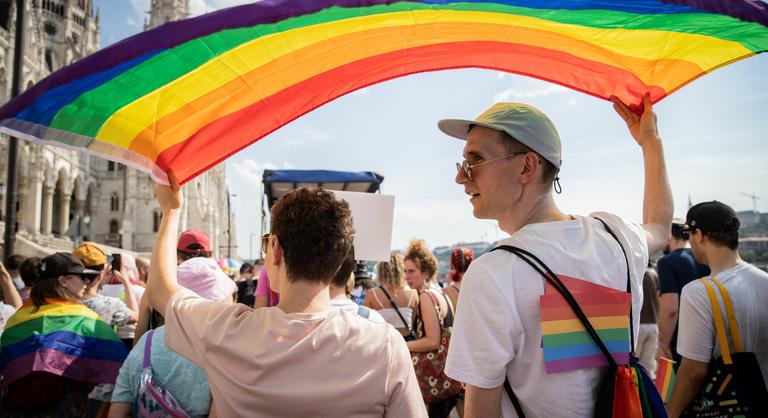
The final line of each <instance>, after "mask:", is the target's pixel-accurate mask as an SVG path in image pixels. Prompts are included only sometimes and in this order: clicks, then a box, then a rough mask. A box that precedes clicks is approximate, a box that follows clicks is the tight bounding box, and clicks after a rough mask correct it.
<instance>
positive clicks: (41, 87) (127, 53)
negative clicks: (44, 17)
mask: <svg viewBox="0 0 768 418" xmlns="http://www.w3.org/2000/svg"><path fill="white" fill-rule="evenodd" d="M387 3H397V1H392V0H341V1H340V0H292V1H285V0H263V1H260V2H258V3H253V4H246V5H243V6H237V7H231V8H228V9H223V10H219V11H217V12H212V13H209V14H206V15H202V16H198V17H196V18H192V19H186V20H181V21H177V22H169V23H167V24H165V25H163V26H160V27H159V28H156V29H153V30H151V31H147V32H142V33H139V34H136V35H134V36H131V37H130V38H127V39H124V40H122V41H120V42H118V43H116V44H114V45H112V46H110V47H109V48H106V49H102V50H101V51H98V52H96V53H94V54H92V55H89V56H88V57H86V58H84V59H82V60H80V61H78V62H76V63H74V64H72V65H70V66H68V67H65V68H63V69H61V70H59V71H57V72H55V73H53V74H51V75H50V76H48V77H46V78H45V79H43V80H42V81H40V82H39V83H37V84H36V85H34V86H33V87H32V88H30V89H29V90H27V91H25V92H24V93H23V94H22V95H20V96H18V97H17V98H15V99H14V100H12V101H11V102H10V103H8V104H7V105H6V106H4V107H3V109H2V113H0V120H2V119H7V118H9V117H11V116H13V115H16V114H17V113H19V112H20V111H21V110H22V109H24V108H25V107H27V106H29V105H30V104H31V103H32V102H33V101H35V99H37V98H38V97H39V96H40V95H42V94H43V93H45V92H46V91H48V90H52V89H55V88H57V87H60V86H62V85H64V84H67V83H69V82H71V81H74V80H77V79H79V78H81V77H85V76H87V75H90V74H93V73H95V72H98V71H104V70H107V69H110V68H112V67H114V66H116V65H118V64H120V63H122V62H125V61H129V60H131V59H134V58H136V57H139V56H141V55H144V54H146V53H148V52H152V51H160V50H165V49H169V48H173V47H174V46H177V45H180V44H183V43H184V42H187V41H191V40H193V39H197V38H200V37H203V36H206V35H209V34H211V33H216V32H218V31H221V30H224V29H231V28H241V27H249V26H253V25H257V24H269V23H275V22H279V21H281V20H284V19H288V18H291V17H297V16H303V15H305V14H312V13H316V12H318V11H320V10H323V9H326V8H328V7H331V6H334V5H339V6H343V7H361V6H371V5H376V4H387Z"/></svg>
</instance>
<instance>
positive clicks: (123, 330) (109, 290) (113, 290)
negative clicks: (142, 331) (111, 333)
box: [100, 284, 146, 339]
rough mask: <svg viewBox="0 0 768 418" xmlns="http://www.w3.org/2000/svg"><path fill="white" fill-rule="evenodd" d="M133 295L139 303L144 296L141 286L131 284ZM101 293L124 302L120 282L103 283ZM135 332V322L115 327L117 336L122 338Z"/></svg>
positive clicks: (131, 336) (128, 336) (129, 336)
mask: <svg viewBox="0 0 768 418" xmlns="http://www.w3.org/2000/svg"><path fill="white" fill-rule="evenodd" d="M131 290H133V296H134V297H136V303H138V304H141V297H142V296H144V291H145V290H146V289H144V288H143V287H141V286H137V285H132V286H131ZM100 293H101V294H102V295H105V296H110V297H113V298H118V299H120V300H122V301H123V302H125V288H124V287H123V285H121V284H105V285H104V286H102V288H101V292H100ZM135 334H136V324H125V325H120V326H118V327H117V336H118V337H120V338H122V339H128V338H133V336H134V335H135Z"/></svg>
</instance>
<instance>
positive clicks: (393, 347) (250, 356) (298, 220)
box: [147, 173, 427, 417]
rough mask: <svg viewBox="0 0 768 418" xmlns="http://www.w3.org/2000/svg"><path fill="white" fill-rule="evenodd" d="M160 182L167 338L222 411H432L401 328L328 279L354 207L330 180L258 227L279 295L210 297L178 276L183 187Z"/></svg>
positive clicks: (154, 264)
mask: <svg viewBox="0 0 768 418" xmlns="http://www.w3.org/2000/svg"><path fill="white" fill-rule="evenodd" d="M169 177H170V181H171V186H165V185H159V184H158V185H157V186H155V193H156V195H157V200H158V202H159V204H160V208H161V210H162V211H163V217H162V221H161V225H160V230H159V232H158V236H157V240H156V241H155V247H154V250H153V252H152V261H151V265H150V271H149V282H148V284H147V296H148V298H149V302H150V304H151V305H152V307H153V308H154V309H156V310H158V311H163V312H165V321H166V322H165V324H166V325H165V329H166V330H165V343H166V345H167V346H168V348H170V349H171V350H173V351H175V352H176V353H178V354H180V355H182V356H184V357H186V358H187V359H189V360H190V361H191V362H192V363H195V364H196V365H198V366H199V367H200V368H202V369H203V371H205V373H206V374H207V375H208V382H209V385H210V387H211V393H212V395H213V401H214V404H215V405H216V407H215V412H216V413H218V415H219V416H224V417H238V416H248V417H273V416H285V417H297V416H308V415H312V416H318V415H322V416H341V417H385V416H386V417H426V416H427V413H426V409H425V407H424V402H423V401H422V398H421V392H420V391H419V386H418V383H417V381H416V374H415V372H414V370H413V365H412V363H411V357H410V354H409V352H408V347H407V346H406V344H405V341H404V340H403V338H402V336H401V335H400V333H398V332H397V331H396V330H395V329H394V328H393V327H392V326H390V325H389V324H386V323H376V322H373V321H369V320H367V319H365V318H362V317H360V316H359V315H357V314H354V313H351V312H348V311H347V310H344V309H337V308H333V307H332V306H331V301H330V294H329V290H328V286H329V284H330V282H331V279H332V278H333V276H334V275H335V273H336V271H337V270H338V269H339V266H340V265H341V263H342V261H343V260H344V257H345V256H346V255H347V254H348V253H349V251H350V249H351V247H352V238H353V234H354V229H353V226H352V213H351V211H350V209H349V205H348V204H347V203H346V202H345V201H343V200H342V201H339V200H336V198H335V197H334V196H333V195H332V194H331V193H329V192H327V191H325V190H323V189H314V188H312V189H310V188H305V189H298V190H295V191H293V192H291V193H289V194H287V195H285V196H284V197H282V198H281V199H280V200H278V201H277V203H275V205H274V206H273V207H272V213H271V215H272V216H271V219H272V221H271V233H270V234H267V235H265V236H264V237H263V238H262V249H263V250H265V253H266V260H265V265H264V268H265V269H267V270H268V274H269V277H270V288H271V289H272V290H273V291H275V290H277V289H279V290H280V302H279V303H278V304H277V306H273V307H267V308H261V309H252V308H249V307H248V306H245V305H243V304H234V305H233V304H230V303H223V302H217V301H210V300H205V299H203V298H201V297H199V296H198V295H196V294H195V293H194V292H192V291H190V290H188V289H184V288H182V287H181V286H179V284H178V283H177V279H176V257H175V239H174V238H175V231H177V230H178V225H179V220H180V218H181V206H182V201H183V195H182V192H181V189H180V188H179V185H178V182H177V180H176V178H175V176H174V175H173V173H169Z"/></svg>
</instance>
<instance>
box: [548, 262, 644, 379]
mask: <svg viewBox="0 0 768 418" xmlns="http://www.w3.org/2000/svg"><path fill="white" fill-rule="evenodd" d="M558 277H559V278H560V280H561V281H562V282H563V284H564V285H565V286H566V287H567V288H568V290H569V291H570V292H571V294H573V297H574V298H575V299H576V301H577V302H578V303H579V306H580V307H581V309H582V311H584V314H585V315H586V316H587V318H588V319H589V322H590V323H591V324H592V326H593V327H594V328H595V330H596V331H597V334H598V335H599V336H600V339H601V340H602V341H603V343H604V344H605V346H606V347H607V348H608V351H610V352H611V355H612V356H613V358H614V360H615V361H616V363H618V364H628V363H629V345H630V343H629V310H630V309H631V306H632V302H631V295H630V294H629V293H627V292H623V291H619V290H615V289H611V288H608V287H605V286H600V285H597V284H594V283H590V282H587V281H585V280H580V279H576V278H572V277H567V276H558ZM540 307H541V335H542V347H543V349H544V365H545V368H546V371H547V373H548V374H553V373H562V372H567V371H571V370H577V369H586V368H592V367H599V366H605V365H607V364H608V361H607V360H606V359H605V356H604V355H603V354H602V352H601V351H600V349H599V348H598V346H597V344H595V342H594V341H593V340H592V338H591V337H590V336H589V334H588V333H587V330H586V329H585V328H584V326H583V325H582V323H581V321H579V319H578V317H577V316H576V314H575V313H574V312H573V309H571V307H570V305H568V302H566V301H565V299H564V298H563V296H562V295H560V293H558V292H557V290H555V288H554V287H552V286H551V285H549V284H547V285H546V288H545V294H544V295H542V296H541V298H540Z"/></svg>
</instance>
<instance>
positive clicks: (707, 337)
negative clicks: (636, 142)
mask: <svg viewBox="0 0 768 418" xmlns="http://www.w3.org/2000/svg"><path fill="white" fill-rule="evenodd" d="M685 223H686V224H687V225H688V229H689V241H690V243H691V250H692V251H693V256H694V257H696V261H698V262H699V263H702V264H706V265H707V266H709V268H710V270H711V274H710V276H709V277H710V278H715V279H717V280H718V281H719V282H720V283H721V284H722V286H723V287H724V288H725V289H726V291H727V293H728V295H729V296H730V299H731V304H732V306H733V310H734V311H735V315H736V322H737V323H738V327H739V331H740V332H739V336H740V339H741V343H742V345H743V351H745V352H750V353H754V354H755V356H756V357H757V361H758V363H759V364H760V371H761V372H762V376H763V382H757V381H756V382H751V384H753V385H755V387H757V385H759V384H761V383H762V384H763V385H765V382H766V381H768V306H767V305H766V301H768V273H766V272H764V271H762V270H760V269H758V268H757V267H754V266H752V265H751V264H748V263H745V262H744V260H742V259H741V257H740V256H739V251H738V248H739V225H740V223H739V218H738V217H737V216H736V213H735V212H734V211H733V209H731V207H730V206H728V205H725V204H723V203H721V202H718V201H712V202H703V203H699V204H698V205H695V206H693V207H692V208H690V209H689V210H688V215H687V216H686V222H685ZM715 292H716V293H720V292H718V291H715ZM718 299H719V305H720V309H721V316H722V318H726V319H725V320H724V321H725V322H726V323H727V321H728V320H727V315H726V311H725V310H724V309H723V305H724V303H723V301H722V295H721V296H720V297H718ZM713 324H714V319H713V311H712V305H711V303H710V300H709V296H707V290H706V287H705V286H704V283H703V282H702V281H701V280H695V281H693V282H691V283H689V284H687V285H686V286H685V287H684V288H683V293H682V295H681V297H680V330H679V334H678V340H677V351H678V352H679V353H680V355H681V356H682V358H683V359H682V363H681V365H680V368H679V369H678V370H677V379H676V380H675V387H674V389H673V392H672V398H671V399H670V401H669V404H668V405H667V410H668V411H669V416H670V417H671V418H677V417H678V416H680V414H681V413H682V412H683V410H684V409H685V408H686V407H687V406H688V405H689V404H690V403H691V401H693V399H694V397H696V395H697V394H698V393H699V391H700V390H701V388H702V386H703V383H704V380H705V378H706V376H707V371H708V369H709V363H710V362H711V361H712V360H713V359H715V358H717V357H719V356H720V355H721V352H720V350H721V346H720V344H719V342H718V340H717V336H716V335H715V329H714V325H713ZM726 329H730V327H729V326H726ZM726 335H727V336H728V337H727V338H728V344H729V346H730V349H731V351H732V352H735V351H736V350H734V347H735V346H734V341H733V339H732V338H731V335H730V332H729V331H726ZM739 351H741V350H739ZM734 406H736V405H734Z"/></svg>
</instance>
